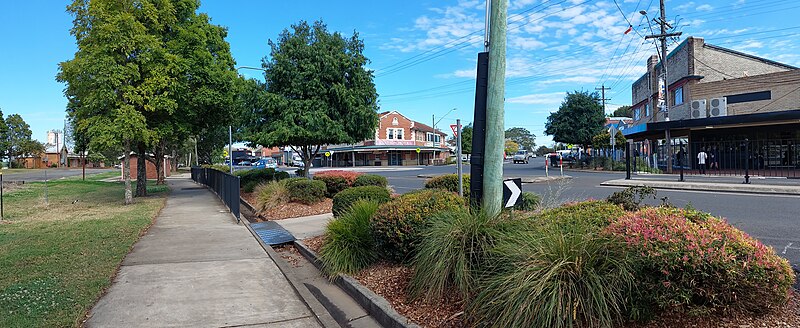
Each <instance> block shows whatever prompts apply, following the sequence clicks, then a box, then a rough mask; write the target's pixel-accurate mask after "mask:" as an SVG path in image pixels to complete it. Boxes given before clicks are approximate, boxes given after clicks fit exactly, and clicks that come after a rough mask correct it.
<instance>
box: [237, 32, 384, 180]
mask: <svg viewBox="0 0 800 328" xmlns="http://www.w3.org/2000/svg"><path fill="white" fill-rule="evenodd" d="M269 45H270V48H271V53H270V56H269V57H268V58H267V57H265V58H264V60H263V63H262V67H264V69H265V70H266V72H265V74H264V76H265V80H266V91H267V94H266V96H265V98H266V101H265V102H263V103H260V104H257V106H254V112H255V114H256V115H254V116H255V117H256V119H255V120H254V121H252V122H251V124H249V125H248V129H249V133H248V134H247V135H248V140H249V141H251V142H253V143H257V144H261V145H264V146H267V147H273V146H282V145H290V146H292V147H294V148H295V149H296V150H297V151H298V152H299V153H300V156H301V157H302V158H303V162H304V164H305V167H310V166H311V160H312V159H313V158H314V157H315V156H316V155H317V153H318V152H319V148H320V145H323V144H338V143H354V142H359V141H362V140H364V139H366V138H369V137H370V136H372V135H373V134H374V133H375V128H376V127H377V124H378V115H377V110H378V102H377V99H378V94H377V92H376V90H375V84H374V83H373V81H372V80H373V76H372V71H370V70H368V69H366V67H365V65H366V64H367V63H369V60H368V59H367V58H366V57H365V56H364V54H363V51H364V42H363V41H362V40H361V39H359V38H358V33H353V35H352V36H350V37H347V38H345V37H344V36H342V35H341V34H340V33H338V32H335V33H329V32H328V30H327V27H326V26H325V24H324V23H322V22H321V21H317V22H315V23H314V24H313V25H309V24H308V23H307V22H305V21H301V22H300V23H298V24H295V25H292V26H291V29H286V30H284V31H283V32H282V33H281V34H280V36H279V37H278V40H277V42H274V41H272V40H270V41H269Z"/></svg>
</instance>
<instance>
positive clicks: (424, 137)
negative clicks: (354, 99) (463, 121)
mask: <svg viewBox="0 0 800 328" xmlns="http://www.w3.org/2000/svg"><path fill="white" fill-rule="evenodd" d="M378 118H379V123H378V127H377V128H376V129H375V136H374V138H373V139H370V140H365V141H363V142H360V143H358V144H354V145H331V146H328V147H326V149H325V151H327V152H331V153H332V154H331V158H323V159H322V161H323V163H322V164H323V165H325V166H329V165H332V166H353V163H354V162H355V166H387V165H393V166H394V165H428V164H439V163H443V162H444V160H445V159H446V158H447V157H448V156H450V149H449V148H448V147H447V145H446V144H445V142H444V140H445V137H446V136H447V135H446V134H445V133H444V132H442V131H441V130H439V129H436V130H435V131H434V129H433V128H432V127H431V126H429V125H426V124H423V123H420V122H417V121H414V120H412V119H410V118H408V117H406V116H405V115H403V114H401V113H399V112H397V111H389V112H383V113H379V114H378ZM325 151H322V153H324V152H325Z"/></svg>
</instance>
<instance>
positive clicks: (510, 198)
mask: <svg viewBox="0 0 800 328" xmlns="http://www.w3.org/2000/svg"><path fill="white" fill-rule="evenodd" d="M521 194H522V179H520V178H516V179H506V180H503V207H505V208H509V207H514V206H515V205H517V204H518V203H519V201H520V199H521V197H520V195H521Z"/></svg>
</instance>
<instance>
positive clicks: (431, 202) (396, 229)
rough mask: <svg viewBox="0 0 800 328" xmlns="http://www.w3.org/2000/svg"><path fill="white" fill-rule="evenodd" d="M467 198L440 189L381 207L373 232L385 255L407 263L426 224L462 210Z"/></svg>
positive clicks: (418, 193)
mask: <svg viewBox="0 0 800 328" xmlns="http://www.w3.org/2000/svg"><path fill="white" fill-rule="evenodd" d="M464 207H465V202H464V198H462V197H459V196H458V195H457V194H454V193H451V192H446V191H442V190H436V189H426V190H422V191H419V192H415V193H409V194H405V195H402V196H400V197H398V198H395V199H393V200H391V201H389V202H388V203H385V204H383V205H381V207H380V209H379V210H378V212H377V213H376V215H375V216H374V217H373V218H372V221H371V227H372V233H373V234H374V236H375V242H376V245H377V247H378V249H379V250H380V251H381V253H382V254H383V256H384V257H385V258H386V259H387V260H390V261H395V262H401V263H402V262H406V261H408V260H410V259H411V258H412V257H413V255H414V249H415V247H416V245H417V243H418V242H419V234H420V233H421V231H422V228H423V226H424V225H425V223H426V222H427V221H428V220H429V219H430V218H431V217H433V216H434V215H436V214H437V213H441V212H451V211H457V210H462V209H463V208H464Z"/></svg>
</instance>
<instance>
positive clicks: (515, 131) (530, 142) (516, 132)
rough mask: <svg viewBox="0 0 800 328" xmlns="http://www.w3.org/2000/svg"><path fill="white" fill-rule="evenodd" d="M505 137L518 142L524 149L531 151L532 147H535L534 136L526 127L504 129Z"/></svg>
mask: <svg viewBox="0 0 800 328" xmlns="http://www.w3.org/2000/svg"><path fill="white" fill-rule="evenodd" d="M506 139H511V140H513V141H514V142H516V143H517V144H519V146H520V148H522V149H525V150H529V151H533V147H536V136H535V135H534V134H533V133H531V132H530V131H528V129H526V128H510V129H508V130H506Z"/></svg>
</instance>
